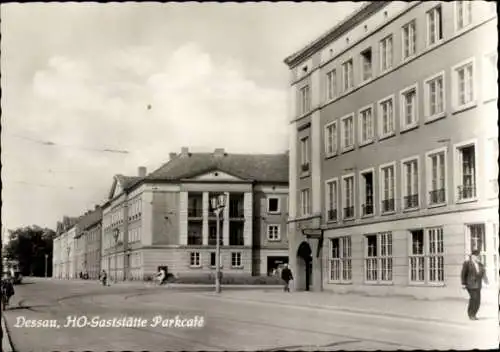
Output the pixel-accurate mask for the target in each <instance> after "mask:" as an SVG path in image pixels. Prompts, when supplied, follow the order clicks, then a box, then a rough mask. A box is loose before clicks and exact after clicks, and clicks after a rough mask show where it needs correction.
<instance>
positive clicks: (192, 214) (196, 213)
mask: <svg viewBox="0 0 500 352" xmlns="http://www.w3.org/2000/svg"><path fill="white" fill-rule="evenodd" d="M202 217H203V209H201V208H188V218H202Z"/></svg>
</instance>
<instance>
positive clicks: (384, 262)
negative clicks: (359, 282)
mask: <svg viewBox="0 0 500 352" xmlns="http://www.w3.org/2000/svg"><path fill="white" fill-rule="evenodd" d="M392 276H393V258H392V233H391V232H383V233H378V234H374V235H366V236H365V280H366V281H367V282H371V283H375V282H377V283H390V282H392Z"/></svg>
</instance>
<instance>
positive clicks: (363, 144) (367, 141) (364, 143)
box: [359, 138, 374, 148]
mask: <svg viewBox="0 0 500 352" xmlns="http://www.w3.org/2000/svg"><path fill="white" fill-rule="evenodd" d="M373 143H374V140H373V138H372V139H369V140H366V141H364V142H361V143H359V147H360V148H361V147H365V146H367V145H370V144H373Z"/></svg>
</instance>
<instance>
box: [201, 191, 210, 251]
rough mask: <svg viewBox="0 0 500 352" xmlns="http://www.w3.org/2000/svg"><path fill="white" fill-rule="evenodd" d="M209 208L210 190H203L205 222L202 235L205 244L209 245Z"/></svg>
mask: <svg viewBox="0 0 500 352" xmlns="http://www.w3.org/2000/svg"><path fill="white" fill-rule="evenodd" d="M208 208H209V197H208V192H203V198H202V209H203V214H202V216H203V224H202V232H201V234H202V235H201V236H202V240H203V245H204V246H206V245H208Z"/></svg>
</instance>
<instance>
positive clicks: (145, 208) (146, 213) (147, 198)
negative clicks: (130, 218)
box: [105, 191, 153, 246]
mask: <svg viewBox="0 0 500 352" xmlns="http://www.w3.org/2000/svg"><path fill="white" fill-rule="evenodd" d="M141 199H142V200H141V201H142V214H141V228H142V236H141V242H142V245H145V246H150V245H152V244H153V192H151V191H145V192H144V193H143V194H142V198H141ZM106 237H107V238H106V240H105V241H106V242H107V243H106V246H109V233H107V234H106Z"/></svg>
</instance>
